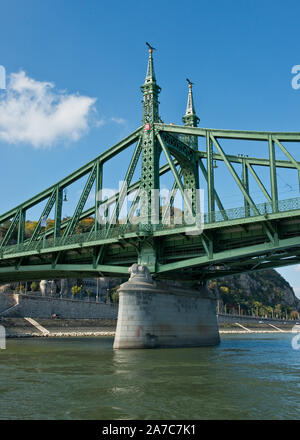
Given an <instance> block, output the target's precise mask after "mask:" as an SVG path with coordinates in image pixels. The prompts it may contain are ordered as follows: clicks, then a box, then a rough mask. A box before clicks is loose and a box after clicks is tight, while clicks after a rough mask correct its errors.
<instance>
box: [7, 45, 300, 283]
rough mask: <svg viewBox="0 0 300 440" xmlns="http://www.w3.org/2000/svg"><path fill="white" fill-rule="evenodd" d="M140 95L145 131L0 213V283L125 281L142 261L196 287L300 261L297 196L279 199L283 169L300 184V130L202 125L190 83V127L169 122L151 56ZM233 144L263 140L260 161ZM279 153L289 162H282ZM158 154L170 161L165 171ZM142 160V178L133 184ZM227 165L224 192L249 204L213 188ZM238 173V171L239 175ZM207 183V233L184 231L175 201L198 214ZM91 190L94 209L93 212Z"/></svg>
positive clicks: (194, 227) (156, 272)
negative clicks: (227, 200) (107, 189)
mask: <svg viewBox="0 0 300 440" xmlns="http://www.w3.org/2000/svg"><path fill="white" fill-rule="evenodd" d="M142 91H143V94H144V101H143V103H144V105H143V107H144V114H143V125H142V126H141V127H139V128H138V129H137V130H136V131H134V132H133V133H132V134H130V135H129V136H127V137H126V138H125V139H123V140H122V141H121V142H119V143H118V144H116V145H115V146H113V147H112V148H110V149H108V150H106V151H105V152H103V153H102V154H101V155H99V156H98V157H97V158H95V159H94V160H92V161H91V162H89V163H88V164H86V165H84V166H83V167H81V168H80V169H79V170H77V171H75V172H73V173H72V174H70V175H69V176H67V177H65V178H64V179H62V180H60V181H59V182H57V183H56V184H54V185H52V186H51V187H49V188H47V189H46V190H44V191H42V192H41V193H39V194H37V195H36V196H34V197H32V198H31V199H30V200H27V201H26V202H24V203H22V204H20V205H18V206H16V207H15V208H13V209H11V210H10V211H8V212H7V213H5V214H3V215H0V225H2V230H3V233H2V239H1V242H0V281H12V280H27V279H28V280H33V279H44V278H46V279H51V278H66V277H75V278H82V277H87V276H99V274H101V275H105V276H124V277H126V276H127V275H128V268H129V267H130V266H131V265H132V264H133V263H136V262H139V263H141V264H145V265H147V266H148V267H149V269H150V271H151V273H152V274H153V276H154V277H157V278H166V279H168V278H169V279H179V280H186V281H190V282H192V283H195V282H205V281H206V280H208V279H211V278H216V277H220V276H226V275H232V274H238V273H242V272H245V271H252V270H257V269H264V268H270V267H272V268H274V267H280V266H286V265H291V264H296V263H298V262H299V261H300V197H294V198H290V199H284V200H279V197H278V185H277V177H278V176H277V175H278V171H279V170H282V169H284V170H293V172H297V173H298V182H299V185H300V162H299V161H298V160H297V158H296V157H295V155H294V154H292V153H291V151H290V148H289V145H290V144H291V143H293V144H294V143H295V142H300V133H273V132H254V131H232V130H217V129H206V128H199V127H198V122H199V118H198V117H197V116H196V113H195V110H194V103H193V95H192V87H191V84H190V85H189V94H188V105H187V111H186V114H185V116H184V117H183V122H184V126H178V125H173V124H172V125H168V124H164V123H163V122H162V120H161V118H160V116H159V111H158V110H159V107H158V104H159V103H158V94H159V92H160V87H159V86H158V85H157V83H156V78H155V73H154V67H153V59H152V50H151V49H150V51H149V60H148V68H147V75H146V80H145V83H144V85H143V86H142ZM229 141H230V142H231V143H235V144H236V143H237V144H239V143H240V142H241V141H243V143H244V144H243V145H245V142H249V144H251V141H255V142H259V143H260V144H261V151H262V155H261V157H251V155H248V156H245V155H243V156H242V155H240V154H238V155H234V154H231V153H230V152H228V151H227V149H228V145H229V144H228V142H229ZM130 148H133V155H132V157H131V160H130V163H129V166H128V169H127V172H126V173H125V176H123V184H122V186H121V187H120V189H119V191H118V192H116V193H115V194H114V195H113V196H111V197H109V198H108V199H104V197H102V196H101V190H102V189H103V173H104V167H106V166H107V165H108V164H109V162H110V161H111V160H112V159H113V158H115V157H116V158H117V157H118V156H119V155H120V154H121V153H122V152H123V151H125V150H129V149H130ZM277 150H279V151H280V152H281V156H282V155H283V156H284V159H278V158H277V157H276V151H277ZM243 151H247V152H248V151H249V149H247V150H245V148H243ZM161 154H163V155H164V156H165V159H166V163H165V165H163V166H161V167H160V166H159V161H160V156H161ZM140 162H141V170H140V173H139V174H140V178H139V179H138V180H135V181H133V177H134V175H135V173H136V172H137V167H138V164H139V163H140ZM221 164H222V165H223V166H224V167H225V168H226V169H227V172H228V176H230V179H231V181H232V183H229V181H226V185H234V188H235V191H236V192H239V193H240V194H241V196H242V198H243V206H240V207H238V208H234V209H225V208H224V204H223V200H222V196H221V195H220V194H219V193H218V191H217V188H216V185H215V177H216V172H217V171H216V168H217V167H218V165H221ZM237 166H239V167H241V170H242V174H241V175H239V173H238V172H237V170H236V167H237ZM258 168H259V169H262V170H265V172H267V175H268V179H269V185H266V184H265V182H264V181H263V179H262V178H261V177H260V174H259V173H258V172H257V169H258ZM166 173H170V174H171V175H172V177H173V180H174V184H173V187H172V192H171V197H170V199H169V200H168V202H167V204H166V205H164V209H162V207H161V200H160V199H159V198H157V197H152V196H151V194H152V191H153V190H154V189H158V188H160V179H161V177H162V176H163V175H165V174H166ZM265 174H266V173H265ZM119 177H120V176H116V181H117V180H119ZM250 177H251V179H253V181H255V182H256V185H257V187H258V188H259V190H260V191H261V194H262V195H263V197H264V199H265V201H264V202H263V203H259V204H258V203H256V201H255V199H254V197H253V194H252V189H251V186H250V184H249V181H250ZM82 178H85V185H84V186H83V188H82V191H81V195H80V197H79V200H78V203H77V205H76V207H75V209H74V212H73V214H72V216H71V217H70V218H67V219H63V218H62V206H63V195H64V191H65V190H66V189H67V188H68V187H69V186H70V185H72V184H73V183H74V182H76V181H79V180H80V179H82ZM199 182H200V183H199ZM202 182H204V183H205V186H206V188H207V189H206V194H205V197H206V200H207V212H206V213H204V212H200V219H201V228H200V229H199V224H198V223H197V222H190V221H189V222H181V223H180V222H179V224H177V223H176V221H175V220H174V212H175V211H176V210H174V200H175V196H176V194H180V196H181V197H182V200H183V206H184V208H183V210H184V212H186V211H187V212H188V213H189V214H190V215H192V218H194V217H197V213H198V212H199V206H200V205H199V200H198V194H199V193H198V192H197V190H198V189H199V188H200V186H201V184H202ZM232 188H233V186H232ZM269 188H270V189H269ZM93 192H95V197H94V203H93V206H91V207H89V208H87V209H86V208H85V206H86V202H87V200H88V198H89V197H91V194H92V193H93ZM145 194H146V196H149V197H145ZM129 196H132V202H131V205H130V209H129V210H128V212H127V213H126V216H125V218H124V216H123V217H122V214H121V213H122V207H123V205H124V201H125V199H126V198H128V197H129ZM40 204H43V208H42V210H41V211H40V215H39V218H38V220H37V223H36V226H35V228H34V230H33V232H32V235H31V236H30V237H29V238H28V237H27V238H25V228H26V213H27V212H28V211H29V210H30V209H32V208H33V207H36V206H40ZM52 211H54V219H53V225H52V226H51V227H46V228H45V227H44V225H45V219H47V218H48V217H49V215H50V213H51V212H52ZM172 213H173V217H172ZM193 216H194V217H193ZM181 218H182V216H181ZM84 219H91V222H90V225H91V226H90V229H89V230H88V231H87V232H85V233H79V232H78V224H79V223H80V222H81V221H82V220H84ZM167 219H168V221H166V220H167ZM100 220H101V221H100ZM103 220H105V221H103Z"/></svg>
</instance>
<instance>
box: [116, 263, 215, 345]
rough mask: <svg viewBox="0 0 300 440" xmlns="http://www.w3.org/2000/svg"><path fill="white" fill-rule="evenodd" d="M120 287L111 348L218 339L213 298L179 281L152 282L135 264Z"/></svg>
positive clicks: (203, 288) (213, 340) (143, 268)
mask: <svg viewBox="0 0 300 440" xmlns="http://www.w3.org/2000/svg"><path fill="white" fill-rule="evenodd" d="M129 272H130V273H131V276H130V279H129V281H128V282H126V283H124V284H122V285H121V286H120V289H119V313H118V323H117V329H116V336H115V341H114V348H115V349H119V348H158V347H200V346H206V345H217V344H218V343H219V342H220V338H219V330H218V323H217V316H216V298H215V296H214V295H213V294H212V293H211V292H210V291H209V290H208V289H206V288H205V287H202V288H200V289H199V290H194V289H190V288H187V287H185V286H182V285H178V283H173V284H172V283H168V282H155V281H153V280H152V278H151V275H150V272H149V269H148V268H147V267H146V266H142V265H139V264H134V265H133V266H131V268H130V269H129Z"/></svg>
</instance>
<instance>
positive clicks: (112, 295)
mask: <svg viewBox="0 0 300 440" xmlns="http://www.w3.org/2000/svg"><path fill="white" fill-rule="evenodd" d="M119 287H120V286H116V287H113V288H112V289H110V290H109V291H108V292H107V295H106V297H105V299H106V301H110V302H112V303H114V304H116V303H118V302H119V292H118V289H119Z"/></svg>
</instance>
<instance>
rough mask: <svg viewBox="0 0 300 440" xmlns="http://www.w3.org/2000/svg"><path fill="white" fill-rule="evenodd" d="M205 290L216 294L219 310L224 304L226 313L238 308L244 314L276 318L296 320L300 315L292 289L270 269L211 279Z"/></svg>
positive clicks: (297, 300) (299, 306) (299, 308)
mask: <svg viewBox="0 0 300 440" xmlns="http://www.w3.org/2000/svg"><path fill="white" fill-rule="evenodd" d="M209 288H210V289H212V290H213V291H214V292H215V293H216V294H217V295H218V298H219V299H220V306H221V309H222V310H224V309H225V305H226V311H229V310H230V309H235V310H236V311H237V310H238V309H239V308H240V310H241V311H242V312H244V313H245V314H251V313H255V314H258V315H260V316H265V315H266V316H272V314H273V316H278V317H285V316H286V315H288V316H290V315H291V314H292V315H293V314H294V316H295V317H297V316H296V313H297V312H300V300H299V299H298V298H297V297H296V296H295V293H294V291H293V289H292V287H291V286H290V285H289V283H288V282H287V281H286V280H285V279H284V278H283V277H282V276H281V275H280V274H279V273H278V272H276V271H275V270H273V269H266V270H261V271H256V272H253V273H251V274H248V273H244V274H242V275H235V276H231V277H226V278H219V279H217V280H211V281H210V282H209Z"/></svg>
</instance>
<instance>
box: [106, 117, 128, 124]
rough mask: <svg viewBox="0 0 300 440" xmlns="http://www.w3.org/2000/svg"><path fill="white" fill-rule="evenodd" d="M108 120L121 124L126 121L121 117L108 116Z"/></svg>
mask: <svg viewBox="0 0 300 440" xmlns="http://www.w3.org/2000/svg"><path fill="white" fill-rule="evenodd" d="M110 120H111V121H112V122H115V123H116V124H121V125H124V124H126V121H125V119H123V118H110Z"/></svg>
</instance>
